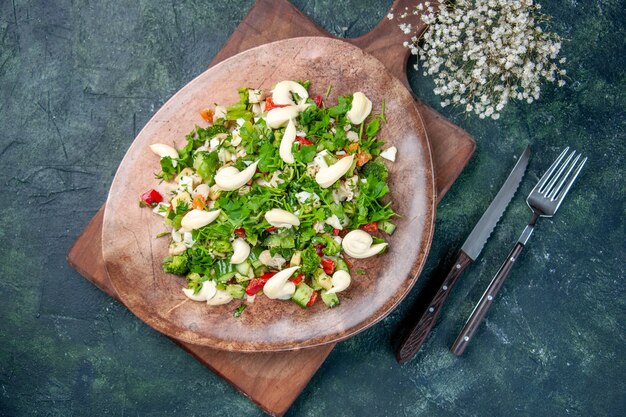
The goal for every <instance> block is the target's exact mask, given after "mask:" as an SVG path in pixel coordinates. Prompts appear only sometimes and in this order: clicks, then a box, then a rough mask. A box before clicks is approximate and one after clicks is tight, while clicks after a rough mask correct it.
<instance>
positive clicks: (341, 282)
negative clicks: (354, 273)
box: [326, 269, 352, 294]
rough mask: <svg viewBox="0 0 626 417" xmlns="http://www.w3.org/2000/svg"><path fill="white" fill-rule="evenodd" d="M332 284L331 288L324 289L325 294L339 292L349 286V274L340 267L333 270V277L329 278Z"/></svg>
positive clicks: (350, 280)
mask: <svg viewBox="0 0 626 417" xmlns="http://www.w3.org/2000/svg"><path fill="white" fill-rule="evenodd" d="M330 282H331V283H332V284H333V286H332V288H331V289H330V290H328V291H326V294H335V293H338V292H341V291H343V290H345V289H346V288H348V287H349V286H350V282H352V278H351V277H350V274H349V273H348V272H346V271H344V270H342V269H340V270H338V271H335V273H334V274H333V277H332V278H331V279H330Z"/></svg>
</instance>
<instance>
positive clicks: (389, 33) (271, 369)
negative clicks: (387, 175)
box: [67, 0, 475, 416]
mask: <svg viewBox="0 0 626 417" xmlns="http://www.w3.org/2000/svg"><path fill="white" fill-rule="evenodd" d="M411 3H413V4H412V6H415V2H414V1H413V2H411V1H408V0H397V1H396V2H394V4H393V6H392V11H394V12H395V13H396V15H397V14H400V13H402V12H403V11H404V9H405V7H411ZM406 21H407V22H411V21H410V20H406ZM412 24H413V27H414V28H416V27H418V28H420V29H422V28H423V26H421V25H420V24H419V23H418V22H417V21H413V22H412ZM298 36H329V35H328V34H327V33H326V32H324V31H323V30H322V29H321V28H319V27H317V26H316V25H315V24H314V23H313V22H311V21H310V20H309V19H308V18H307V17H306V16H304V15H303V14H302V13H301V12H300V11H299V10H297V9H296V8H295V7H294V6H292V5H291V4H290V3H288V2H287V1H286V0H259V1H257V3H256V4H255V5H254V7H253V8H252V9H251V10H250V12H249V13H248V15H247V16H246V17H245V18H244V20H243V21H242V22H241V24H240V25H239V26H238V27H237V29H236V30H235V32H234V33H233V34H232V35H231V37H230V38H229V39H228V41H227V43H226V45H225V46H224V48H223V49H222V50H221V51H220V52H219V53H218V54H217V56H216V57H215V59H214V60H213V62H212V63H211V65H214V64H216V63H217V62H220V61H222V60H224V59H226V58H228V57H230V56H232V55H235V54H237V53H239V52H241V51H243V50H246V49H249V48H252V47H254V46H258V45H261V44H264V43H267V42H271V41H275V40H279V39H287V38H291V37H298ZM405 39H406V35H404V34H403V33H402V32H401V31H400V30H399V29H398V28H397V21H396V20H393V21H389V20H388V19H386V18H385V19H383V21H382V22H381V23H380V24H379V25H378V26H377V27H376V28H374V30H372V32H370V33H368V34H366V35H363V36H361V37H359V38H355V39H352V40H350V42H352V43H353V44H355V45H357V46H360V47H361V48H363V49H364V50H366V51H368V52H369V53H370V54H372V55H374V56H376V57H377V58H378V59H380V60H381V61H382V62H383V63H384V64H385V66H387V68H388V69H389V70H390V71H391V72H392V73H393V74H394V75H395V76H396V77H398V79H400V80H401V81H402V82H403V83H404V84H405V85H407V87H408V82H407V78H406V71H405V66H406V61H407V58H408V51H407V50H406V49H405V48H404V47H402V42H403V41H404V40H405ZM418 108H419V111H420V114H421V116H422V118H423V121H424V125H425V127H426V130H427V134H428V137H429V140H430V144H431V150H432V158H433V165H434V169H435V176H436V190H437V197H438V201H439V200H440V199H441V198H442V197H443V195H444V194H445V192H446V191H447V190H448V189H449V188H450V186H451V185H452V183H453V182H454V181H455V180H456V178H457V177H458V175H459V174H460V173H461V171H462V170H463V168H464V167H465V165H466V164H467V162H468V161H469V159H470V157H471V156H472V154H473V152H474V149H475V143H474V141H473V140H472V138H471V137H470V136H469V135H468V134H467V133H466V132H464V131H463V130H462V129H460V128H459V127H457V126H455V125H453V124H452V123H450V122H449V121H447V120H446V119H444V118H443V117H442V116H441V115H439V114H438V113H437V112H435V111H434V110H433V109H431V108H430V107H428V106H426V105H425V104H423V103H421V102H419V101H418ZM103 213H104V207H103V208H101V209H100V210H99V211H98V213H97V214H96V215H95V216H94V218H93V219H92V220H91V221H90V223H89V224H88V225H87V227H86V228H85V230H84V231H83V232H82V234H81V235H80V236H79V237H78V239H77V240H76V242H74V245H73V246H72V247H71V248H70V250H69V252H68V256H67V258H68V262H69V263H70V265H71V266H72V267H73V268H75V269H76V270H77V271H78V272H79V273H80V274H81V275H83V276H84V277H85V278H87V279H88V280H89V281H91V282H92V283H93V284H95V285H96V286H97V287H98V288H100V289H101V290H102V291H104V292H106V293H107V294H109V295H110V296H112V297H113V298H115V299H117V300H118V301H119V298H118V297H117V294H116V293H115V290H114V289H113V287H112V285H111V283H110V280H109V277H108V275H107V271H106V269H105V267H104V261H103V258H102V240H101V238H102V218H103ZM172 340H173V341H174V342H175V343H177V344H178V345H180V346H181V347H182V348H183V349H185V350H186V351H187V352H189V353H190V354H191V355H193V356H194V357H195V358H196V359H198V360H199V361H200V362H202V363H203V364H204V365H205V366H207V367H209V368H210V369H212V370H213V371H214V372H216V373H217V374H218V375H220V376H222V377H223V378H224V379H226V380H227V381H228V382H229V383H231V384H232V385H233V386H234V387H235V388H237V389H238V390H239V391H241V392H242V393H243V394H244V395H246V396H248V397H249V398H250V399H251V400H252V401H253V402H255V403H256V404H257V405H258V406H259V407H261V408H262V409H263V410H264V411H266V412H267V413H269V414H271V415H277V416H280V415H283V414H284V413H285V412H286V411H287V409H288V408H289V406H290V405H291V404H292V403H293V401H294V400H295V399H296V398H297V396H298V395H299V394H300V392H301V391H302V389H303V388H304V387H305V386H306V384H307V383H308V382H309V380H310V379H311V377H312V376H313V374H314V373H315V372H316V371H317V369H318V368H319V366H320V365H321V364H322V363H323V362H324V360H325V359H326V357H327V356H328V354H329V353H330V352H331V351H332V349H333V347H334V344H329V345H324V346H321V347H316V348H312V349H304V350H298V351H290V352H280V353H233V352H226V351H218V350H215V349H211V348H207V347H202V346H195V345H190V344H186V343H182V342H179V341H176V340H174V339H172ZM293 363H299V364H303V365H301V366H299V367H298V369H295V368H294V367H293V366H292V364H293Z"/></svg>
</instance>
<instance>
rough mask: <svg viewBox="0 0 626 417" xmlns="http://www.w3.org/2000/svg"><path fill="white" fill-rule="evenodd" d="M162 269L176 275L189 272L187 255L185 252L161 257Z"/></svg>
mask: <svg viewBox="0 0 626 417" xmlns="http://www.w3.org/2000/svg"><path fill="white" fill-rule="evenodd" d="M163 271H165V272H167V273H168V274H176V275H185V274H186V273H187V272H189V255H188V254H187V252H183V253H182V254H180V255H174V256H167V257H165V258H164V259H163Z"/></svg>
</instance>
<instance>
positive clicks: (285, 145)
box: [279, 119, 296, 164]
mask: <svg viewBox="0 0 626 417" xmlns="http://www.w3.org/2000/svg"><path fill="white" fill-rule="evenodd" d="M295 140H296V125H295V124H294V123H293V119H289V122H288V123H287V127H286V128H285V134H284V135H283V138H282V139H281V141H280V149H279V154H280V158H281V159H282V160H283V161H285V163H287V164H293V163H294V162H295V159H294V158H293V153H292V152H291V146H292V145H293V142H294V141H295Z"/></svg>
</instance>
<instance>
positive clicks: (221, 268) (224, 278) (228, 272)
mask: <svg viewBox="0 0 626 417" xmlns="http://www.w3.org/2000/svg"><path fill="white" fill-rule="evenodd" d="M215 272H216V276H217V280H216V281H217V282H228V281H229V280H230V279H231V278H232V277H234V276H235V274H236V273H237V271H236V270H235V265H233V264H231V263H230V262H228V261H227V260H226V259H220V260H219V261H217V262H216V263H215Z"/></svg>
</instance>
